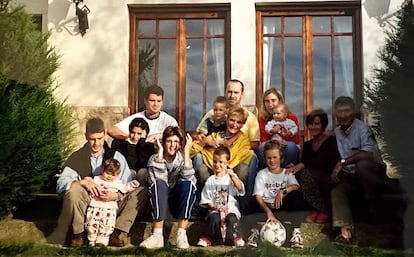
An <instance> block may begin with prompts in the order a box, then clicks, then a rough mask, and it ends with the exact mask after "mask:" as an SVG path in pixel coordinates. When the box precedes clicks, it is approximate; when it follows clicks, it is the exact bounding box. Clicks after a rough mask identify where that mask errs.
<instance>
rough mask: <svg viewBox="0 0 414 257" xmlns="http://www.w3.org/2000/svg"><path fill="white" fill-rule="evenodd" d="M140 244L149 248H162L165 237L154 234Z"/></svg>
mask: <svg viewBox="0 0 414 257" xmlns="http://www.w3.org/2000/svg"><path fill="white" fill-rule="evenodd" d="M139 246H141V247H144V248H148V249H155V248H162V247H164V237H163V236H161V235H156V234H153V235H152V236H150V237H148V238H147V239H145V240H144V241H142V242H141V243H140V244H139Z"/></svg>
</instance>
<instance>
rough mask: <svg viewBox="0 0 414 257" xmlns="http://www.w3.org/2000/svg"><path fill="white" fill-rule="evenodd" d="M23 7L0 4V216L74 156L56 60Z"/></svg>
mask: <svg viewBox="0 0 414 257" xmlns="http://www.w3.org/2000/svg"><path fill="white" fill-rule="evenodd" d="M48 37H49V35H48V34H42V33H41V32H40V31H37V30H36V28H35V26H34V24H33V23H32V18H31V16H30V15H29V14H28V13H27V12H26V11H25V10H24V8H23V7H21V6H14V7H11V6H10V5H9V1H8V0H0V46H1V47H0V120H1V122H0V135H1V136H0V217H2V216H4V215H6V214H9V213H11V212H13V210H14V209H15V208H16V207H18V206H19V205H20V204H21V203H24V202H27V201H29V200H31V199H32V198H33V197H34V195H35V194H36V193H39V192H40V191H41V190H49V191H54V187H55V181H54V175H55V174H56V173H58V171H59V168H60V165H61V163H62V162H63V161H64V160H65V158H66V157H67V155H68V154H69V153H70V152H71V151H72V149H73V148H72V142H73V138H74V132H75V130H74V124H75V123H74V119H73V118H72V108H71V107H70V106H68V105H66V104H65V101H61V100H58V99H56V98H55V96H54V94H53V92H54V90H55V89H56V85H54V82H53V80H52V79H51V76H52V74H53V72H54V71H56V68H57V66H58V55H57V54H56V53H55V52H54V49H53V48H51V47H49V46H48V43H47V39H48Z"/></svg>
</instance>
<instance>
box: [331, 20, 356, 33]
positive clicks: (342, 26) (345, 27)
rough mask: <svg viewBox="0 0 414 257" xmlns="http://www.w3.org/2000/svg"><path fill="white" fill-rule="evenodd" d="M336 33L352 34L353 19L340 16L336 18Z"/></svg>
mask: <svg viewBox="0 0 414 257" xmlns="http://www.w3.org/2000/svg"><path fill="white" fill-rule="evenodd" d="M334 25H335V32H337V33H340V32H342V33H350V32H352V17H351V16H340V17H335V18H334Z"/></svg>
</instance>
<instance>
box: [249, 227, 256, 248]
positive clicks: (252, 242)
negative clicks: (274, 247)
mask: <svg viewBox="0 0 414 257" xmlns="http://www.w3.org/2000/svg"><path fill="white" fill-rule="evenodd" d="M250 231H252V234H251V235H250V236H249V238H247V244H248V245H250V246H253V247H257V244H258V242H259V230H258V229H257V228H252V229H251V230H250Z"/></svg>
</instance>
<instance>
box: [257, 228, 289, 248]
mask: <svg viewBox="0 0 414 257" xmlns="http://www.w3.org/2000/svg"><path fill="white" fill-rule="evenodd" d="M260 239H261V240H262V241H268V242H270V243H272V244H273V245H275V246H277V247H280V246H282V245H283V244H284V243H285V241H286V229H285V227H284V226H283V225H282V224H281V223H279V222H276V223H272V222H267V223H266V224H264V225H263V226H262V228H261V229H260Z"/></svg>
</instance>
